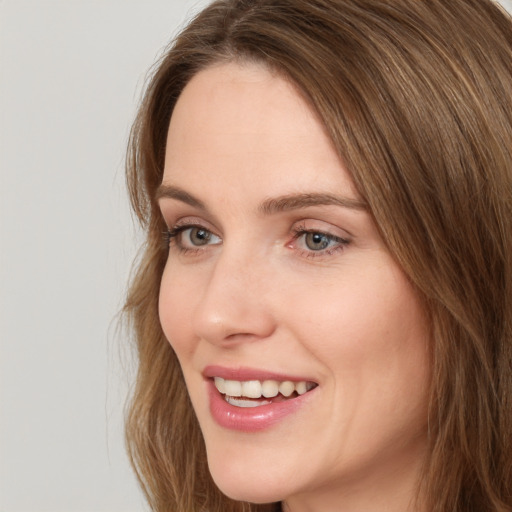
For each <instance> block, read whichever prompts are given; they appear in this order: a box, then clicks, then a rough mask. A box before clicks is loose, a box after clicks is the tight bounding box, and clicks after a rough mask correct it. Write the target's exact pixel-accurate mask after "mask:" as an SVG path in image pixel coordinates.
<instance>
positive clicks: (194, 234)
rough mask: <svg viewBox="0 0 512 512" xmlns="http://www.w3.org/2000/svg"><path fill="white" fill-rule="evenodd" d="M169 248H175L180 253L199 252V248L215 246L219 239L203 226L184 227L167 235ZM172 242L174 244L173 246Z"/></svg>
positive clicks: (177, 228)
mask: <svg viewBox="0 0 512 512" xmlns="http://www.w3.org/2000/svg"><path fill="white" fill-rule="evenodd" d="M167 238H168V241H169V247H172V246H176V247H177V248H178V249H180V250H182V251H187V250H200V248H201V247H204V246H208V245H216V244H219V243H220V242H221V239H220V238H219V237H218V236H217V235H215V234H214V233H212V232H211V231H210V230H209V229H206V228H205V227H203V226H192V225H185V226H179V227H176V228H174V229H172V230H170V231H168V233H167ZM173 240H174V241H175V243H174V244H173V243H172V242H173Z"/></svg>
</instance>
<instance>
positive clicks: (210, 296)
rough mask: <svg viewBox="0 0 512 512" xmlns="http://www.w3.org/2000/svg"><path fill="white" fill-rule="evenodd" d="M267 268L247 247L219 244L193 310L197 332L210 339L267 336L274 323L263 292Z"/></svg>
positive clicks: (226, 339) (219, 341) (215, 341)
mask: <svg viewBox="0 0 512 512" xmlns="http://www.w3.org/2000/svg"><path fill="white" fill-rule="evenodd" d="M268 272H269V267H268V265H264V264H263V262H262V261H261V259H260V258H257V257H256V256H255V255H254V254H252V253H251V252H250V251H249V250H248V249H247V248H244V247H241V246H232V247H229V246H225V247H223V248H222V250H221V252H220V254H219V255H218V257H217V260H216V261H215V263H214V265H213V268H212V271H211V273H210V276H209V279H208V282H206V283H205V287H204V290H203V293H202V296H201V299H200V300H199V302H198V305H197V308H196V311H195V314H194V322H195V329H196V332H197V334H198V336H199V337H201V338H203V339H206V340H208V341H210V342H212V343H234V342H235V341H236V340H247V339H260V338H265V337H267V336H269V335H270V334H271V333H272V332H273V330H274V323H273V317H272V311H271V306H270V303H269V302H268V300H267V295H266V293H265V286H266V283H267V282H268V280H269V276H268V275H267V274H268Z"/></svg>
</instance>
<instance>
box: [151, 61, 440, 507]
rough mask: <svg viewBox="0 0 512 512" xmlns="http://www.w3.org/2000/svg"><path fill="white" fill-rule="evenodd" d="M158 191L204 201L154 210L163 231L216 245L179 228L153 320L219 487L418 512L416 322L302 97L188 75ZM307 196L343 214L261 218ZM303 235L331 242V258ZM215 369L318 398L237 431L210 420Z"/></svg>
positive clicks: (422, 419) (423, 404) (225, 67)
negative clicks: (263, 375) (281, 382)
mask: <svg viewBox="0 0 512 512" xmlns="http://www.w3.org/2000/svg"><path fill="white" fill-rule="evenodd" d="M163 184H164V185H165V186H171V187H179V188H180V189H182V190H184V191H186V192H187V193H188V194H190V195H192V196H193V197H194V198H196V199H198V200H199V201H201V202H202V203H203V206H204V208H201V207H199V206H198V205H193V204H188V202H187V201H186V200H182V199H183V198H176V197H174V198H173V197H162V198H161V199H160V200H159V203H160V207H161V210H162V214H163V217H164V219H165V222H166V223H167V225H168V227H169V229H171V230H172V229H174V228H176V226H178V227H180V228H183V226H186V225H199V226H201V227H203V228H204V229H206V230H208V232H209V233H211V237H210V240H209V243H207V244H206V245H197V244H196V242H197V238H194V237H193V236H192V238H191V236H190V235H191V231H190V230H188V231H186V230H185V231H182V232H181V234H180V235H179V236H178V237H175V238H172V240H171V242H170V247H169V258H168V262H167V265H166V267H165V271H164V274H163V278H162V285H161V292H160V306H159V307H160V319H161V323H162V326H163V329H164V332H165V335H166V337H167V339H168V340H169V342H170V343H171V345H172V347H173V349H174V350H175V352H176V354H177V356H178V358H179V360H180V363H181V366H182V369H183V372H184V376H185V380H186V383H187V387H188V390H189V393H190V397H191V400H192V403H193V406H194V409H195V411H196V414H197V417H198V419H199V423H200V425H201V429H202V432H203V435H204V438H205V442H206V448H207V453H208V464H209V468H210V471H211V473H212V476H213V478H214V480H215V482H216V483H217V485H218V486H219V487H220V489H221V490H222V491H223V492H224V493H225V494H227V495H228V496H230V497H232V498H235V499H239V500H246V501H251V502H271V501H284V502H285V510H288V511H292V512H306V511H319V510H321V511H323V512H331V511H332V512H334V511H340V510H343V511H344V512H356V511H359V512H363V511H364V512H372V511H379V512H382V511H396V512H398V511H400V512H404V511H412V510H414V511H420V510H422V507H421V501H420V502H419V503H416V504H414V505H413V501H414V498H415V496H416V485H417V481H418V477H419V473H420V471H421V466H422V462H423V460H424V454H425V448H426V441H427V435H426V431H427V395H428V385H429V381H430V360H429V356H428V346H429V338H428V328H427V325H426V321H425V315H424V312H423V309H422V307H421V305H420V302H419V300H418V298H417V296H416V294H415V292H414V290H413V288H412V286H411V285H410V283H409V281H408V279H407V278H406V276H405V275H404V273H403V272H402V270H401V269H400V268H399V266H398V265H397V263H396V262H395V261H394V259H393V257H392V256H391V254H390V253H389V252H388V250H387V248H386V246H385V244H384V242H383V240H382V239H381V237H380V235H379V232H378V230H377V229H376V226H375V224H374V222H373V221H372V217H371V215H370V214H369V212H368V211H367V209H365V208H364V207H361V205H363V204H364V203H362V201H361V198H360V197H359V196H358V194H357V191H356V190H355V188H354V185H353V182H352V180H351V177H350V175H349V174H348V172H347V170H346V169H345V168H344V166H343V163H342V162H341V160H340V158H339V157H338V155H337V154H336V152H335V150H334V148H333V146H332V144H331V141H330V140H329V138H328V137H327V135H326V132H325V130H324V127H323V125H322V123H321V122H320V121H319V119H318V117H317V116H316V115H315V113H314V111H313V110H312V109H311V108H310V106H309V105H308V104H307V102H305V100H304V99H303V98H302V96H301V95H300V94H299V92H298V91H297V90H296V89H295V88H294V87H293V86H292V85H291V84H290V83H289V82H288V81H287V80H285V79H283V78H282V77H280V76H278V75H276V74H274V73H272V72H270V71H269V70H268V69H266V68H265V67H263V66H260V65H256V64H239V63H228V64H225V63H224V64H219V65H216V66H212V67H209V68H207V69H205V70H203V71H201V72H199V73H198V74H197V75H196V76H195V77H194V78H193V79H192V80H191V81H190V83H189V84H188V85H187V86H186V88H185V89H184V91H183V93H182V95H181V96H180V98H179V100H178V102H177V105H176V108H175V110H174V112H173V115H172V119H171V122H170V127H169V133H168V140H167V151H166V160H165V172H164V177H163ZM304 193H307V194H314V193H319V194H331V195H332V194H335V195H336V196H339V197H343V198H345V199H348V200H351V201H352V203H353V204H352V203H351V202H350V201H348V206H349V207H347V206H346V205H345V206H344V205H342V204H341V205H333V204H329V205H314V206H299V207H298V208H294V209H284V210H281V209H279V210H277V211H271V212H268V211H267V212H266V213H263V212H262V211H261V204H262V203H263V202H264V201H267V200H268V199H271V198H276V197H281V196H289V195H291V194H304ZM353 206H356V207H353ZM301 230H302V231H304V230H307V231H308V232H317V233H324V234H326V235H323V236H324V238H322V240H324V241H326V243H327V248H326V249H324V250H318V246H317V245H313V246H312V245H311V244H309V245H308V243H307V238H306V235H304V234H297V233H296V231H301ZM192 235H193V233H192ZM340 239H343V240H344V241H345V242H340V241H339V240H340ZM309 240H311V235H310V238H309ZM212 364H214V365H221V366H228V367H231V368H237V367H244V366H250V367H253V368H260V369H265V370H269V371H273V372H278V373H287V374H292V375H297V376H305V377H307V378H308V379H310V380H313V381H314V382H316V383H317V384H318V388H316V389H315V390H314V395H313V394H312V395H311V399H310V400H308V401H307V402H305V404H304V405H303V406H302V407H301V408H299V410H297V411H296V412H295V413H294V414H292V415H289V416H287V417H286V418H284V419H283V420H282V421H280V422H279V423H277V424H276V425H273V426H272V427H271V428H268V429H264V430H262V431H259V432H254V433H247V432H238V431H233V430H230V429H226V428H223V427H221V426H219V425H218V424H217V423H216V422H215V421H214V419H213V418H212V416H211V414H210V411H209V405H208V396H207V393H206V385H205V379H204V377H203V376H202V375H201V372H202V370H203V369H204V367H205V366H206V365H212Z"/></svg>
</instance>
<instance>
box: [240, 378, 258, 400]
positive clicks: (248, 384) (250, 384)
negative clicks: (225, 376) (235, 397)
mask: <svg viewBox="0 0 512 512" xmlns="http://www.w3.org/2000/svg"><path fill="white" fill-rule="evenodd" d="M242 395H243V396H246V397H247V398H260V397H261V382H260V381H259V380H247V381H245V382H242Z"/></svg>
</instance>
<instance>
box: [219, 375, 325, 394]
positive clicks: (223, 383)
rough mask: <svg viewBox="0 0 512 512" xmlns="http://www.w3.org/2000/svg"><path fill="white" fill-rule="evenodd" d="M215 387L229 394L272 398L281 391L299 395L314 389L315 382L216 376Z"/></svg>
mask: <svg viewBox="0 0 512 512" xmlns="http://www.w3.org/2000/svg"><path fill="white" fill-rule="evenodd" d="M214 382H215V387H216V388H217V389H218V390H219V392H220V393H222V394H224V395H228V396H245V397H247V398H261V397H262V396H264V397H265V398H272V397H274V396H277V395H278V393H281V394H282V395H284V396H290V395H291V394H292V393H293V392H294V391H297V393H298V394H299V395H303V394H304V393H306V391H309V390H310V389H313V388H314V387H315V384H314V383H313V382H307V381H304V380H303V381H300V382H292V381H291V380H285V381H284V382H278V381H277V380H264V381H263V382H260V381H259V380H246V381H238V380H226V379H223V378H222V377H215V378H214Z"/></svg>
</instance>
